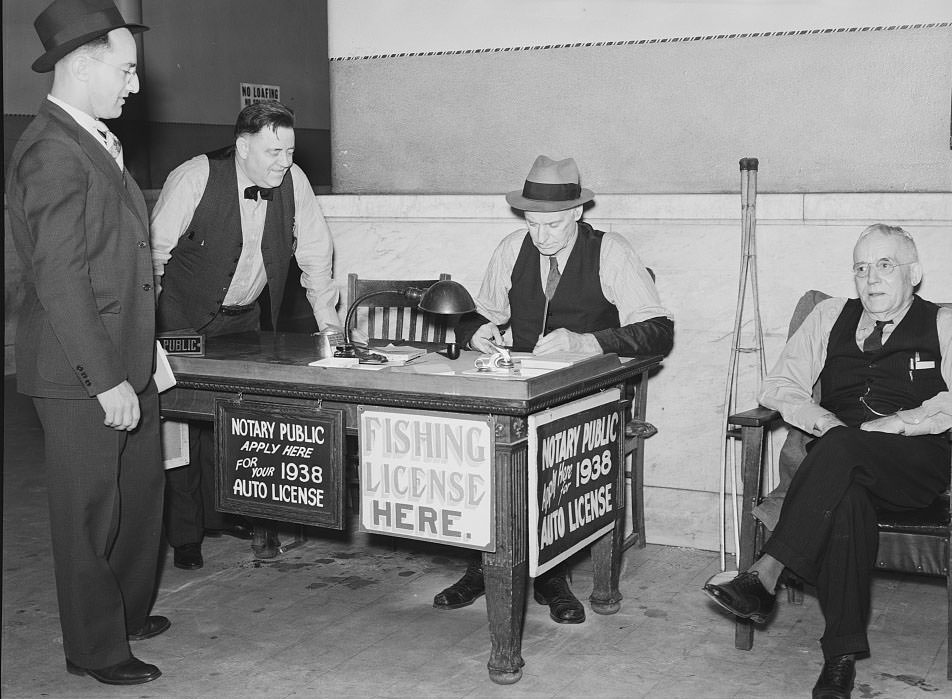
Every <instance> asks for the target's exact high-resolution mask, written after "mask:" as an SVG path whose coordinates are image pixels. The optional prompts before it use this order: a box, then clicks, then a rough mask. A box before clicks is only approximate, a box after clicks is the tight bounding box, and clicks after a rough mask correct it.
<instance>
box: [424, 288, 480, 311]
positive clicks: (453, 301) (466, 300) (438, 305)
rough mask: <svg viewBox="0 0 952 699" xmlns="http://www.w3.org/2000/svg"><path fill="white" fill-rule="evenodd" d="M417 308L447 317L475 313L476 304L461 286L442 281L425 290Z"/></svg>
mask: <svg viewBox="0 0 952 699" xmlns="http://www.w3.org/2000/svg"><path fill="white" fill-rule="evenodd" d="M419 307H420V310H421V311H426V312H427V313H436V314H439V315H446V316H448V315H455V314H459V313H469V312H470V311H475V310H476V302H475V301H473V297H472V296H470V295H469V292H468V291H466V287H464V286H463V285H462V284H460V283H459V282H454V281H453V280H452V279H443V280H441V281H438V282H436V284H434V285H433V286H431V287H430V288H429V289H427V290H426V292H425V293H424V294H423V298H421V299H420V304H419Z"/></svg>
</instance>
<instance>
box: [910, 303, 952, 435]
mask: <svg viewBox="0 0 952 699" xmlns="http://www.w3.org/2000/svg"><path fill="white" fill-rule="evenodd" d="M936 330H937V331H938V334H939V351H940V352H941V354H942V361H941V365H940V371H941V373H942V379H943V381H945V385H946V388H947V389H948V388H950V387H952V308H939V314H938V316H937V317H936ZM899 417H900V418H902V421H903V422H904V423H906V429H905V434H907V435H920V434H941V433H942V432H945V431H946V430H948V429H952V391H949V390H945V391H941V392H940V393H937V394H936V395H934V396H933V397H932V398H929V399H928V400H926V401H924V402H923V403H922V405H921V406H919V407H918V408H914V409H912V410H902V411H900V412H899Z"/></svg>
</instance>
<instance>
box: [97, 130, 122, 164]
mask: <svg viewBox="0 0 952 699" xmlns="http://www.w3.org/2000/svg"><path fill="white" fill-rule="evenodd" d="M96 130H97V131H98V132H99V135H100V137H101V138H102V140H103V144H104V145H105V146H106V150H107V151H109V155H111V156H112V157H113V158H114V159H116V160H119V156H120V155H122V144H121V143H120V142H119V139H118V138H116V134H114V133H113V132H112V131H110V130H109V127H107V126H106V125H105V124H104V123H102V122H101V121H97V122H96Z"/></svg>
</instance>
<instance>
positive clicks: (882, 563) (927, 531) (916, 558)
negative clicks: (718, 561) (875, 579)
mask: <svg viewBox="0 0 952 699" xmlns="http://www.w3.org/2000/svg"><path fill="white" fill-rule="evenodd" d="M810 293H811V294H815V293H817V292H810ZM941 305H944V306H948V307H952V304H941ZM796 325H797V326H799V323H797V324H796ZM795 329H796V328H795V327H793V328H791V332H793V330H795ZM781 423H782V420H781V417H780V414H779V413H778V412H777V411H775V410H769V409H767V408H763V407H758V408H756V409H754V410H748V411H746V412H742V413H737V414H735V415H731V416H730V417H729V418H728V433H729V434H731V435H733V436H734V437H738V438H740V440H741V452H742V456H741V470H742V478H743V492H744V495H743V500H742V506H741V531H740V555H739V556H738V561H737V568H738V570H746V569H747V568H748V567H749V566H750V565H751V564H752V563H753V562H754V560H755V559H756V558H757V557H758V556H759V554H760V550H761V548H762V546H763V543H764V541H765V540H766V537H767V535H768V533H767V530H766V528H765V526H764V525H763V523H762V522H761V521H760V520H759V519H758V518H757V515H756V514H755V511H756V510H757V508H758V506H761V505H762V503H763V501H764V497H763V496H762V495H761V484H762V474H763V467H764V464H763V456H764V451H765V450H764V445H765V442H766V439H767V435H768V431H769V429H770V428H771V427H772V426H775V425H779V424H781ZM801 438H802V433H801V432H799V431H798V430H795V429H794V428H791V429H790V434H789V435H788V437H787V439H788V441H789V440H791V439H794V440H795V439H801ZM949 438H950V440H952V432H950V433H949ZM949 468H950V473H952V463H950V464H949ZM950 512H952V510H950V497H949V493H945V494H944V495H941V496H940V497H939V498H938V499H937V500H936V501H935V502H934V503H933V504H932V505H930V506H929V507H927V508H923V509H921V510H913V511H909V512H886V511H882V512H880V513H879V523H878V525H879V552H878V554H877V558H876V568H877V570H888V571H895V572H901V573H917V574H922V575H936V576H943V577H945V579H946V590H947V592H948V604H947V610H946V613H947V617H948V622H947V623H948V634H949V640H948V642H947V644H946V646H947V650H948V660H947V666H946V674H947V677H948V678H949V679H950V680H952V547H950V545H949V531H950ZM735 622H736V625H735V633H734V646H735V647H736V648H738V649H740V650H750V649H751V648H752V647H753V642H754V627H753V625H752V624H751V622H750V621H748V620H746V619H740V618H737V619H736V620H735Z"/></svg>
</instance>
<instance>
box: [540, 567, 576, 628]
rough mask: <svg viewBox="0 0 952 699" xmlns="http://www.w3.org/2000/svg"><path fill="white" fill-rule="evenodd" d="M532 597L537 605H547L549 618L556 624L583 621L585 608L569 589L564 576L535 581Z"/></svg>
mask: <svg viewBox="0 0 952 699" xmlns="http://www.w3.org/2000/svg"><path fill="white" fill-rule="evenodd" d="M532 592H533V596H534V597H535V601H536V602H538V603H539V604H547V605H549V616H550V617H552V620H553V621H554V622H555V623H557V624H581V623H582V622H583V621H585V607H583V606H582V603H581V602H579V601H578V598H577V597H576V596H575V595H573V594H572V590H570V589H569V583H568V581H567V580H566V579H565V576H564V575H551V576H548V577H539V578H536V579H535V582H534V583H533V585H532Z"/></svg>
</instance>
